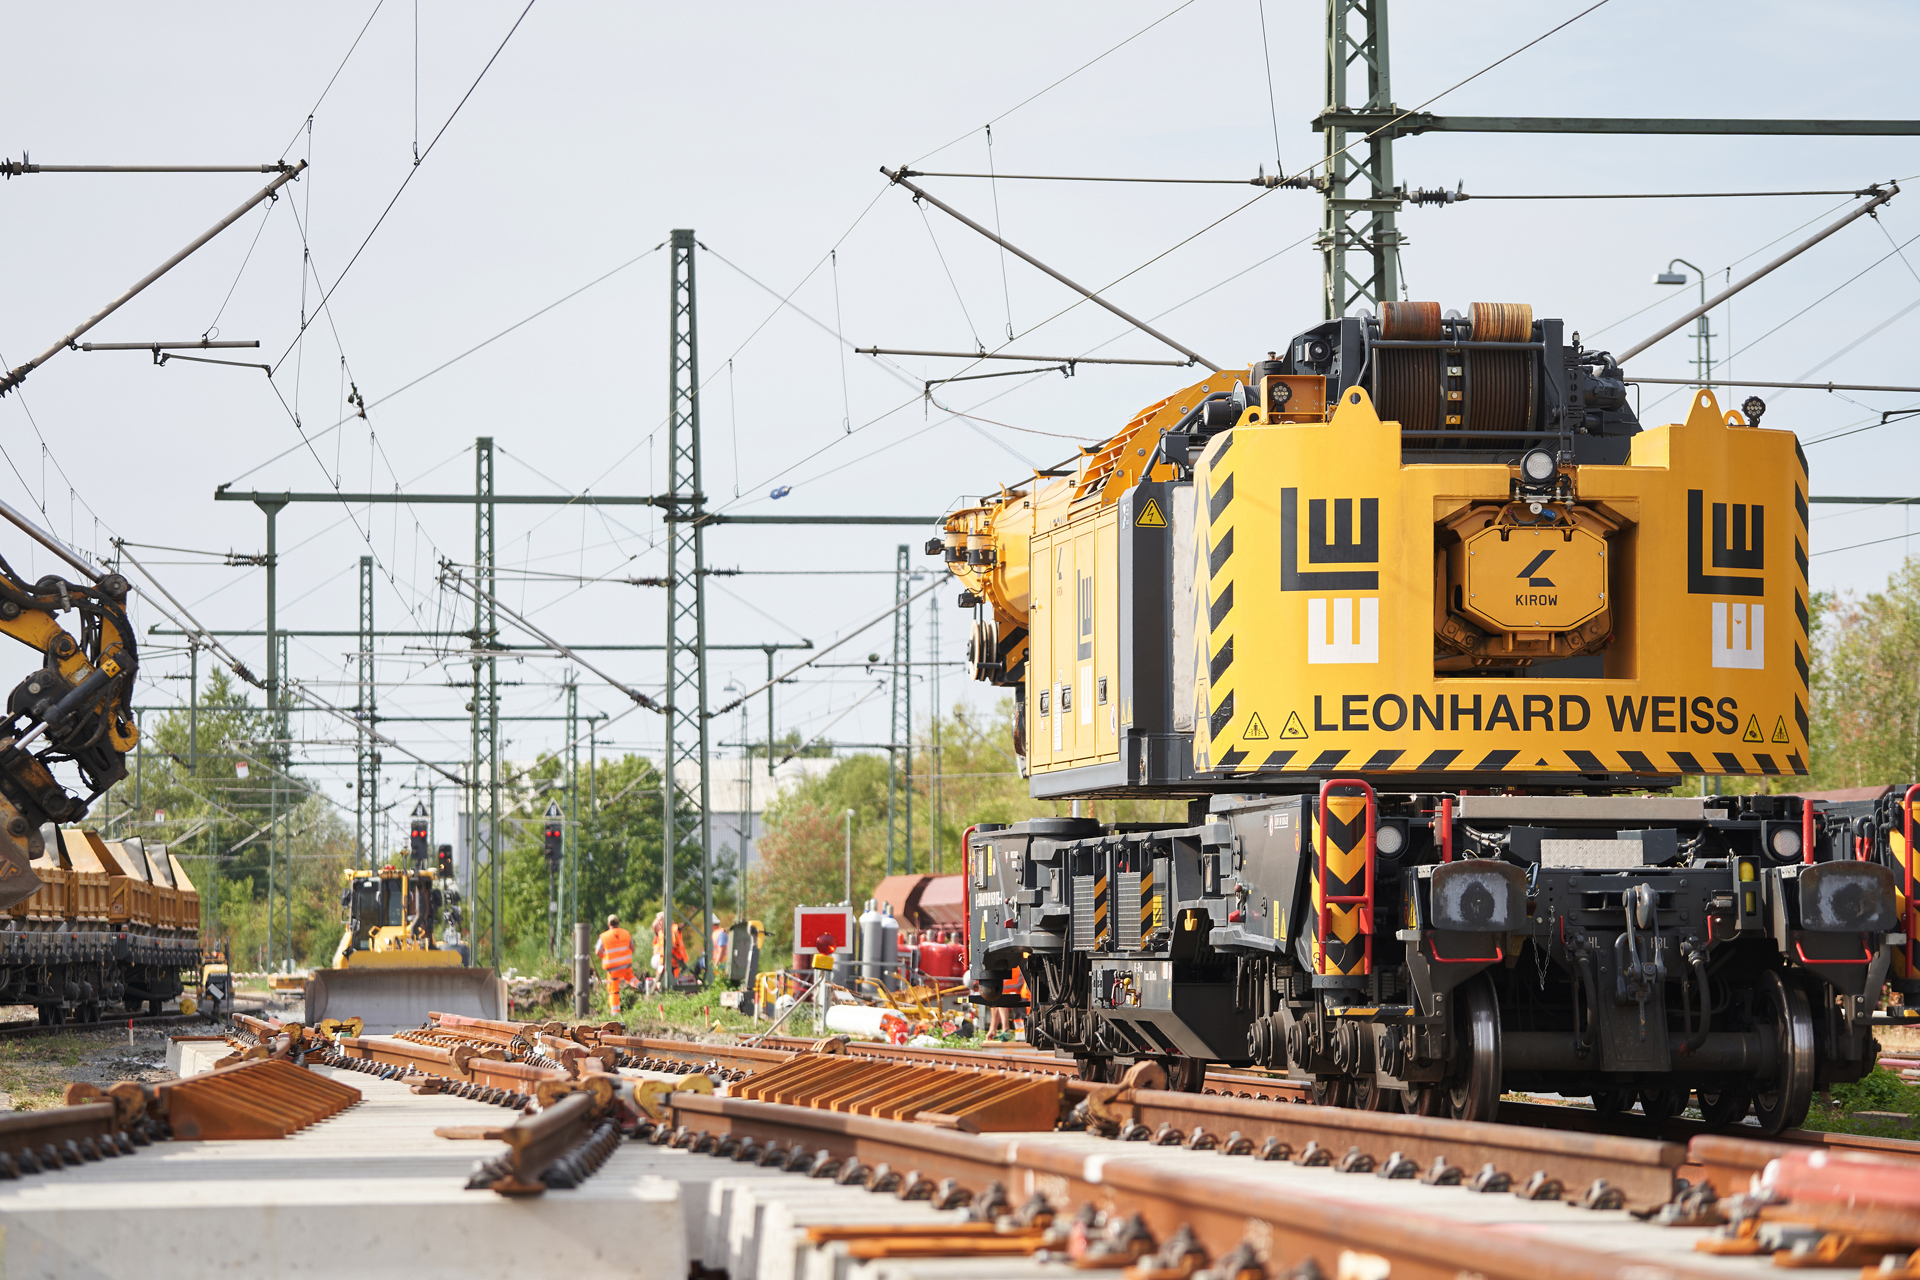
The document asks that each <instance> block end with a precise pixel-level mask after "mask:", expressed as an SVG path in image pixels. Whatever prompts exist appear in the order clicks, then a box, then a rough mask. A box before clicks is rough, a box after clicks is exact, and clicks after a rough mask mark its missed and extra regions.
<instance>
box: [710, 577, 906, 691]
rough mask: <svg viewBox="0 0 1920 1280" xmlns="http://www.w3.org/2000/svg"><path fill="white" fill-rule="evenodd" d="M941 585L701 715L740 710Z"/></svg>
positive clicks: (856, 628) (900, 604)
mask: <svg viewBox="0 0 1920 1280" xmlns="http://www.w3.org/2000/svg"><path fill="white" fill-rule="evenodd" d="M941 585H942V582H941V580H940V579H939V578H935V579H934V580H933V581H932V582H929V583H928V584H927V585H926V586H924V587H922V588H920V590H918V591H916V592H914V593H913V594H912V595H910V596H908V597H907V598H906V599H905V600H902V601H901V602H900V603H899V604H896V605H894V606H893V607H892V608H890V609H888V610H887V611H886V612H885V613H882V614H881V615H880V616H879V617H877V618H874V619H873V620H871V621H869V622H864V623H862V624H861V625H860V626H858V627H855V628H854V629H853V630H852V631H849V632H848V633H847V634H846V635H844V636H841V637H840V638H839V639H838V640H835V641H834V642H833V643H832V644H830V645H828V646H827V647H826V648H824V649H821V650H819V651H818V652H816V653H815V654H814V655H813V656H812V657H810V658H808V659H807V660H806V661H804V662H801V663H798V664H796V665H795V666H792V667H789V668H787V670H785V671H783V672H781V673H780V674H779V675H777V676H775V677H774V678H773V679H771V680H768V681H766V682H765V683H763V684H759V685H755V686H754V687H753V688H751V689H749V690H747V691H746V692H745V693H743V694H741V695H740V696H739V697H737V698H735V699H734V700H733V701H732V702H729V703H727V704H726V705H725V706H723V707H716V708H715V709H714V710H712V711H703V712H701V717H702V718H703V719H707V720H711V719H713V718H714V717H716V716H723V715H725V714H727V712H729V711H736V710H738V709H739V707H740V704H741V703H743V702H745V701H746V700H747V699H749V698H751V697H754V696H755V695H756V694H761V693H765V692H766V691H767V690H768V689H771V688H773V686H775V685H777V684H779V683H780V682H781V681H783V680H786V679H787V678H789V677H790V676H792V675H794V674H795V673H796V672H800V671H804V670H806V669H807V668H808V667H810V666H812V665H813V664H814V663H816V662H818V661H819V660H820V659H822V658H824V657H826V656H827V655H828V654H830V653H832V652H833V651H834V650H835V649H838V648H839V647H840V646H841V645H843V644H846V643H848V642H849V641H851V640H852V639H853V638H854V637H855V636H858V635H860V634H861V633H863V632H866V631H870V630H872V629H873V628H874V627H877V626H879V625H880V624H881V623H883V622H885V621H886V620H887V619H888V618H891V617H892V616H893V615H894V614H896V613H898V612H900V610H902V609H904V608H906V607H907V606H909V605H911V604H912V603H913V602H914V601H916V600H918V599H919V598H920V597H921V596H924V595H926V594H927V593H928V592H929V591H932V590H933V589H934V588H936V587H938V586H941Z"/></svg>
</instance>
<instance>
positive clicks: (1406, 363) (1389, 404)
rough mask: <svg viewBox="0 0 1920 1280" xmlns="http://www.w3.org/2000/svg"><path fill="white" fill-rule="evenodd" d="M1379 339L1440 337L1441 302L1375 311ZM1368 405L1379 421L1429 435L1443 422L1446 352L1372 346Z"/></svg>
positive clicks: (1390, 306)
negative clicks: (1372, 404) (1443, 375)
mask: <svg viewBox="0 0 1920 1280" xmlns="http://www.w3.org/2000/svg"><path fill="white" fill-rule="evenodd" d="M1380 337H1381V339H1382V340H1383V341H1416V342H1434V341H1437V340H1438V339H1439V338H1440V304H1439V303H1437V302H1388V303H1384V304H1382V305H1381V308H1380ZM1372 354H1373V361H1374V366H1373V368H1374V374H1373V402H1374V406H1375V408H1376V410H1377V411H1378V412H1379V414H1380V417H1381V418H1382V419H1384V420H1385V421H1388V422H1398V423H1399V424H1400V429H1401V430H1402V431H1433V430H1436V429H1437V428H1438V427H1439V426H1440V424H1441V421H1442V414H1443V412H1444V409H1443V406H1444V405H1445V403H1446V390H1445V386H1444V381H1443V379H1442V377H1441V369H1442V367H1443V365H1444V364H1445V362H1446V353H1445V352H1444V351H1440V350H1438V349H1429V350H1424V351H1423V350H1419V349H1411V350H1409V349H1406V348H1391V347H1390V348H1386V349H1380V348H1376V349H1375V350H1374V351H1373V353H1372Z"/></svg>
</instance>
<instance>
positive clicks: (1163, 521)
mask: <svg viewBox="0 0 1920 1280" xmlns="http://www.w3.org/2000/svg"><path fill="white" fill-rule="evenodd" d="M1133 523H1134V527H1135V528H1139V529H1164V528H1166V527H1167V518H1166V517H1165V516H1163V515H1161V514H1160V504H1159V503H1158V502H1157V501H1155V500H1154V499H1152V498H1148V499H1147V505H1146V506H1144V507H1142V508H1140V514H1139V516H1138V517H1137V518H1136V519H1135V520H1134V522H1133Z"/></svg>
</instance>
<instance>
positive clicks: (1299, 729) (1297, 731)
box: [1280, 711, 1307, 742]
mask: <svg viewBox="0 0 1920 1280" xmlns="http://www.w3.org/2000/svg"><path fill="white" fill-rule="evenodd" d="M1306 736H1307V726H1305V725H1304V724H1301V723H1300V713H1299V712H1298V711H1289V712H1287V722H1286V723H1285V724H1284V725H1282V726H1280V739H1281V741H1283V742H1284V741H1287V740H1288V739H1292V738H1304V737H1306Z"/></svg>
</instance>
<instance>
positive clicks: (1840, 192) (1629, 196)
mask: <svg viewBox="0 0 1920 1280" xmlns="http://www.w3.org/2000/svg"><path fill="white" fill-rule="evenodd" d="M901 176H903V177H908V178H979V179H983V180H994V179H998V180H999V181H1001V182H1120V183H1141V184H1147V185H1163V186H1183V187H1271V186H1284V185H1286V182H1285V180H1284V179H1281V180H1278V181H1276V180H1275V179H1274V178H1273V177H1270V176H1268V175H1266V174H1260V175H1258V176H1256V177H1252V178H1155V177H1145V176H1139V175H1121V174H1079V173H1001V174H991V173H950V172H943V171H936V170H931V169H903V170H901ZM1300 189H1301V190H1308V189H1310V188H1308V187H1307V186H1304V185H1303V186H1302V187H1301V188H1300ZM1403 192H1404V189H1403ZM1406 194H1408V195H1410V194H1411V193H1406ZM1865 194H1867V193H1866V192H1865V191H1864V190H1862V189H1861V188H1858V187H1852V188H1839V187H1835V188H1833V189H1830V190H1821V191H1549V192H1537V193H1524V194H1522V193H1505V192H1503V193H1498V194H1493V193H1489V194H1481V193H1478V192H1472V191H1457V192H1454V191H1450V192H1447V193H1446V195H1447V197H1448V199H1447V200H1445V201H1444V202H1442V201H1439V200H1430V201H1426V202H1424V203H1431V204H1439V203H1446V204H1463V203H1466V202H1469V201H1473V200H1751V199H1763V198H1768V197H1776V196H1858V195H1865ZM1415 203H1419V202H1415Z"/></svg>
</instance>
